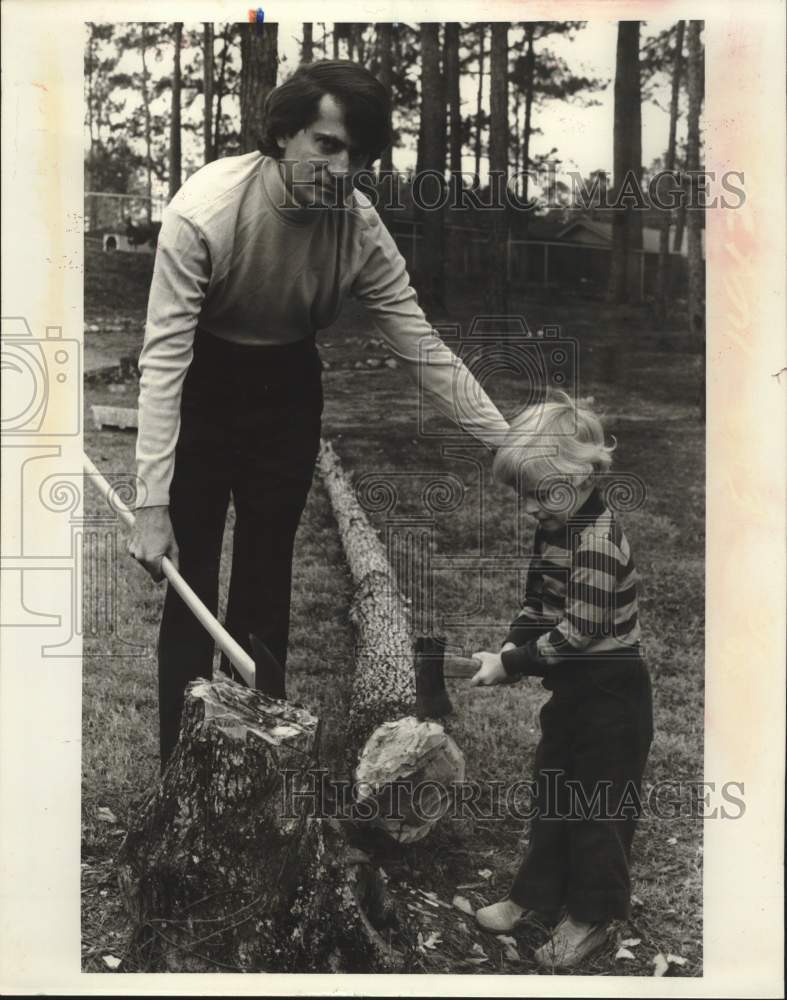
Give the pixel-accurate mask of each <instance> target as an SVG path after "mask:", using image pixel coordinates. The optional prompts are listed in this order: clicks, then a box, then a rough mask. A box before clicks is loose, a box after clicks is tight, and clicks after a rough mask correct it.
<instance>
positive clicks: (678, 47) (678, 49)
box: [656, 21, 684, 324]
mask: <svg viewBox="0 0 787 1000" xmlns="http://www.w3.org/2000/svg"><path fill="white" fill-rule="evenodd" d="M683 31H684V22H683V21H678V24H677V28H676V32H675V35H676V37H675V61H674V63H673V66H672V96H671V100H670V116H669V139H668V141H667V153H666V155H665V157H664V170H665V171H667V172H670V171H673V170H674V169H675V134H676V131H677V126H678V99H679V97H680V78H681V73H682V71H683ZM662 212H663V216H662V220H661V232H660V234H659V272H658V291H657V296H656V314H657V318H658V322H659V323H661V324H664V323H665V322H666V320H667V301H668V297H669V234H670V223H671V221H672V212H671V211H669V210H665V209H662Z"/></svg>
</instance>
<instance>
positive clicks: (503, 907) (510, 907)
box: [475, 899, 528, 934]
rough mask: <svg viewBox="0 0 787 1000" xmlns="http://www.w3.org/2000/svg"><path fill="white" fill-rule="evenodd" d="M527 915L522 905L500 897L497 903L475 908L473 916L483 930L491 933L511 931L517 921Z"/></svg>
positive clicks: (520, 920) (519, 921)
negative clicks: (478, 908)
mask: <svg viewBox="0 0 787 1000" xmlns="http://www.w3.org/2000/svg"><path fill="white" fill-rule="evenodd" d="M527 915H528V911H527V910H526V909H524V907H522V906H519V905H518V904H517V903H515V902H514V901H513V899H501V900H500V902H499V903H492V904H491V905H490V906H482V907H481V909H480V910H476V914H475V918H476V920H477V921H478V923H479V924H480V925H481V927H483V928H484V930H485V931H491V932H492V933H493V934H506V933H508V931H512V930H513V929H514V928H515V927H516V925H517V924H518V923H521V922H522V921H523V920H524V919H525V918H526V917H527Z"/></svg>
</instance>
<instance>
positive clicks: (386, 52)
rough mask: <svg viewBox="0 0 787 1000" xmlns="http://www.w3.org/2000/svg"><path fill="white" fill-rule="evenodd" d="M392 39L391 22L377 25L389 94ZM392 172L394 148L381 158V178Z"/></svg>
mask: <svg viewBox="0 0 787 1000" xmlns="http://www.w3.org/2000/svg"><path fill="white" fill-rule="evenodd" d="M392 37H393V29H392V26H391V23H390V21H383V22H381V23H380V24H378V25H377V39H378V42H379V53H380V83H381V84H382V85H383V86H384V87H385V89H386V90H387V91H388V93H389V94H390V93H391V90H392V87H393V60H392V51H391V45H392ZM392 170H393V148H392V147H391V146H389V147H388V148H387V149H385V150H383V155H382V156H381V157H380V176H381V177H384V175H385V174H387V173H390V172H391V171H392ZM383 190H385V187H383Z"/></svg>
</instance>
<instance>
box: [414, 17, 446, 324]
mask: <svg viewBox="0 0 787 1000" xmlns="http://www.w3.org/2000/svg"><path fill="white" fill-rule="evenodd" d="M445 140H446V135H445V90H444V87H443V78H442V75H441V73H440V27H439V25H438V24H437V23H436V22H434V21H431V22H422V23H421V135H420V139H419V143H418V160H419V172H421V173H423V172H425V171H430V172H432V176H430V177H429V178H428V183H426V182H424V183H422V184H421V186H420V191H421V196H422V198H423V200H424V201H428V202H429V203H432V202H433V201H434V202H437V203H438V204H442V200H443V197H442V193H443V185H444V181H443V178H444V174H445ZM420 214H421V220H422V226H423V253H422V254H421V257H420V261H419V268H418V270H419V287H420V289H421V296H422V300H423V304H424V307H425V309H426V310H427V312H429V311H435V310H438V311H440V310H444V309H445V265H444V255H445V249H444V245H443V241H444V223H443V212H442V209H441V208H440V209H437V208H433V209H428V208H427V209H424V210H423V211H422V212H421V213H420Z"/></svg>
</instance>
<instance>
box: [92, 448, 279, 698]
mask: <svg viewBox="0 0 787 1000" xmlns="http://www.w3.org/2000/svg"><path fill="white" fill-rule="evenodd" d="M83 467H84V472H85V475H86V476H88V477H89V478H90V479H91V480H92V481H93V483H94V484H95V485H96V486H97V487H98V490H99V492H100V493H101V495H102V496H103V497H104V499H105V500H106V501H107V503H108V504H109V506H110V507H111V508H112V510H114V511H117V513H118V515H119V517H120V519H121V521H123V523H124V524H125V525H126V527H127V528H133V527H134V515H133V514H132V512H131V511H130V510H129V509H128V507H126V505H125V504H124V503H123V501H122V500H121V499H120V497H119V496H118V495H117V490H115V489H113V487H112V486H110V485H109V483H108V482H107V481H106V479H104V477H103V476H102V475H101V473H100V472H99V471H98V469H97V468H96V467H95V465H94V464H93V463H92V461H91V460H90V459H89V458H88V456H87V455H84V456H83ZM161 571H162V573H163V574H164V576H165V577H166V578H167V580H168V581H169V582H170V584H171V585H172V587H173V588H174V589H175V590H176V591H177V593H178V595H179V596H180V598H181V600H182V601H183V603H184V604H185V605H186V607H187V608H188V609H189V610H190V611H191V612H193V614H194V616H195V617H196V619H197V621H198V622H199V623H200V625H202V626H203V627H204V628H205V629H206V631H207V632H208V633H209V634H210V636H211V638H212V639H213V640H214V642H215V643H216V645H217V646H218V647H219V649H220V650H221V651H222V653H224V654H225V655H226V657H227V658H228V659H229V661H230V663H232V665H233V666H234V667H235V669H236V670H237V671H238V673H239V674H240V676H241V677H242V678H243V680H244V681H245V683H246V684H247V685H248V686H249V687H250V688H256V690H257V691H261V692H262V693H263V694H266V695H268V697H270V698H279V699H283V698H284V697H285V693H284V672H283V671H282V669H281V666H280V665H279V663H278V661H277V660H276V658H275V657H274V656H273V654H272V653H271V652H270V650H269V649H268V648H267V646H266V645H265V644H264V643H263V642H262V640H261V639H259V638H258V637H257V636H256V635H252V636H250V640H251V645H252V649H253V651H254V659H252V657H251V656H249V654H248V653H247V652H246V650H245V649H244V648H243V647H242V646H241V645H240V644H239V643H238V642H236V641H235V639H233V638H232V636H231V635H230V634H229V632H228V631H227V630H226V629H225V628H224V626H223V625H222V624H221V623H220V622H219V621H218V620H217V619H216V617H215V616H214V615H213V614H212V613H211V612H210V610H209V609H208V608H207V607H206V606H205V604H203V602H202V601H201V600H200V598H199V597H198V596H197V594H196V593H195V592H194V591H193V590H192V589H191V587H190V586H189V585H188V583H186V581H185V580H184V579H183V577H182V576H181V575H180V573H179V572H178V571H177V570H176V569H175V567H174V566H173V564H172V562H171V561H170V560H169V559H168V558H167V557H166V556H164V557H163V558H162V560H161ZM258 673H259V683H255V682H256V681H257V680H258V677H257V675H258Z"/></svg>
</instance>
